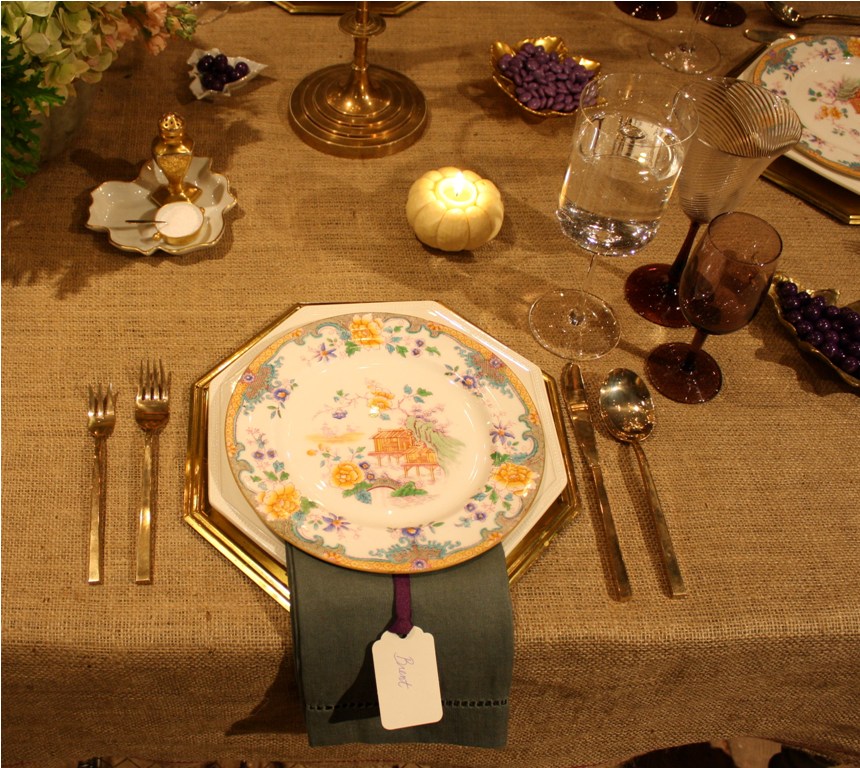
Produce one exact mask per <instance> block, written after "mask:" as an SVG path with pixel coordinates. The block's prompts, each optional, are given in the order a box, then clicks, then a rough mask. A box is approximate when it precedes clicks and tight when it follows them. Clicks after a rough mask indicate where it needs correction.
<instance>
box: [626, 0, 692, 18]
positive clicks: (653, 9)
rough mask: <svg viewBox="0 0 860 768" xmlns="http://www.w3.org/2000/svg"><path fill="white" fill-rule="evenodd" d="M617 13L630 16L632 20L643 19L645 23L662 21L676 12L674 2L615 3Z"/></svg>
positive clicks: (676, 7) (676, 6) (676, 5)
mask: <svg viewBox="0 0 860 768" xmlns="http://www.w3.org/2000/svg"><path fill="white" fill-rule="evenodd" d="M615 7H616V8H618V10H619V11H621V12H623V13H626V14H627V15H628V16H632V17H633V18H634V19H645V20H646V21H663V20H664V19H669V18H671V17H672V16H674V15H675V14H676V13H677V12H678V3H676V2H668V3H661V2H644V1H642V2H629V3H615Z"/></svg>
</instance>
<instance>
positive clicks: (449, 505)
mask: <svg viewBox="0 0 860 768" xmlns="http://www.w3.org/2000/svg"><path fill="white" fill-rule="evenodd" d="M224 424H225V445H226V453H227V461H228V463H229V465H230V468H231V470H232V473H233V475H234V477H235V479H236V483H237V485H238V486H239V488H240V489H241V491H242V493H243V495H244V497H245V499H246V500H247V501H248V503H249V504H250V505H251V506H252V507H253V508H254V509H255V510H256V513H257V515H259V517H260V519H261V520H262V521H263V522H264V523H265V525H266V526H267V527H268V528H269V529H271V530H272V531H273V532H274V533H275V534H277V536H278V537H280V538H281V539H283V540H285V541H288V542H290V543H292V544H294V545H295V546H297V547H299V548H300V549H303V550H304V551H306V552H308V553H310V554H312V555H314V556H316V557H320V558H322V559H327V560H329V561H331V562H334V563H336V564H338V565H342V566H346V567H350V568H355V569H357V570H364V571H376V572H386V573H412V572H420V571H424V570H433V569H439V568H445V567H448V566H451V565H455V564H457V563H460V562H463V561H465V560H467V559H469V558H471V557H474V556H476V555H478V554H480V553H481V552H483V551H485V550H486V549H489V548H490V547H492V546H494V545H496V544H498V543H499V542H501V541H502V540H503V539H504V538H505V537H506V536H507V535H508V534H509V533H511V532H512V531H514V529H515V528H516V527H517V526H518V525H519V524H520V523H521V522H522V521H523V520H524V519H526V517H527V516H528V511H529V508H530V506H531V505H532V502H533V501H534V499H535V497H536V496H537V495H538V490H539V487H540V484H541V481H542V474H543V472H544V463H545V458H546V457H545V452H546V446H545V437H544V433H543V429H542V426H541V420H540V416H539V412H538V409H537V408H536V407H535V403H534V402H533V401H532V398H531V395H530V393H529V391H528V388H527V387H526V386H524V384H523V382H522V381H521V380H520V378H519V377H518V376H517V374H516V372H515V371H514V370H513V368H512V367H511V366H509V365H508V364H507V362H506V360H505V359H504V358H502V357H500V356H499V355H497V354H495V353H494V352H493V351H492V350H490V349H488V348H487V347H486V346H484V345H483V344H481V343H480V342H479V341H478V340H476V339H475V338H474V336H473V335H472V334H470V333H467V332H464V330H463V329H461V328H457V327H454V326H452V325H447V324H445V323H443V322H439V321H437V320H433V319H430V320H428V319H426V318H421V317H416V316H413V315H409V314H407V313H393V312H384V311H380V312H365V313H350V314H338V315H332V316H327V317H322V318H318V319H315V320H313V321H310V322H308V323H307V324H305V325H303V326H294V327H292V328H291V329H285V331H284V333H283V334H282V335H281V336H280V337H279V338H277V339H276V340H274V341H273V343H271V344H269V345H268V346H267V347H266V348H265V349H264V350H262V351H261V352H260V353H259V354H258V355H257V356H256V358H255V359H254V360H253V362H252V363H251V364H250V365H249V366H247V369H246V370H245V372H244V374H242V375H241V377H240V379H239V381H238V382H237V383H236V385H235V387H234V389H233V391H232V394H231V396H230V399H229V403H228V406H227V409H226V418H225V420H224Z"/></svg>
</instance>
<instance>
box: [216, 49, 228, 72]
mask: <svg viewBox="0 0 860 768" xmlns="http://www.w3.org/2000/svg"><path fill="white" fill-rule="evenodd" d="M229 66H230V62H229V61H228V60H227V54H225V53H219V54H218V55H217V56H216V57H215V61H214V62H213V63H212V71H213V72H221V73H225V72H226V71H227V67H229Z"/></svg>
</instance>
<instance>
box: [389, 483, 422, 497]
mask: <svg viewBox="0 0 860 768" xmlns="http://www.w3.org/2000/svg"><path fill="white" fill-rule="evenodd" d="M426 494H427V491H425V490H424V489H423V488H419V487H418V486H417V485H415V483H414V482H412V480H410V481H409V482H408V483H404V484H403V485H401V486H400V487H399V488H398V489H397V490H396V491H392V493H391V495H392V496H425V495H426Z"/></svg>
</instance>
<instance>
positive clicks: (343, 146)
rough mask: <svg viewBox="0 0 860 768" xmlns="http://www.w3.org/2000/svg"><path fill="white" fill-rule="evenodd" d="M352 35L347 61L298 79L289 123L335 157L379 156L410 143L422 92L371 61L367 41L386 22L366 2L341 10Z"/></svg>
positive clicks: (421, 111)
mask: <svg viewBox="0 0 860 768" xmlns="http://www.w3.org/2000/svg"><path fill="white" fill-rule="evenodd" d="M339 27H340V29H341V31H343V32H345V33H346V34H348V35H350V36H351V37H352V38H353V41H354V43H353V59H352V63H350V64H335V65H333V66H330V67H325V68H324V69H321V70H318V71H317V72H313V73H312V74H310V75H308V76H307V77H306V78H305V79H304V80H302V81H301V82H300V83H299V84H298V85H297V86H296V88H295V90H294V91H293V92H292V94H291V95H290V109H289V117H290V124H291V125H292V126H293V129H294V130H295V131H296V133H297V134H298V135H299V137H300V138H301V139H302V140H303V141H304V142H306V143H307V144H309V145H310V146H312V147H314V148H315V149H318V150H320V151H322V152H326V153H328V154H332V155H338V156H340V157H382V156H384V155H390V154H393V153H394V152H399V151H400V150H402V149H405V148H406V147H408V146H411V145H412V144H414V143H415V142H416V141H417V140H418V139H419V138H420V137H421V134H422V133H423V131H424V128H425V125H426V122H427V104H426V101H425V99H424V95H423V94H422V93H421V91H420V90H419V89H418V87H417V86H416V85H415V83H413V82H412V81H411V80H410V79H409V78H408V77H405V76H404V75H402V74H400V73H399V72H394V71H393V70H390V69H386V68H385V67H379V66H376V65H373V64H370V63H369V61H368V43H369V41H370V38H371V37H374V36H375V35H378V34H381V33H382V32H384V31H385V20H384V19H383V18H382V17H381V16H378V15H376V14H372V13H370V10H369V4H368V3H367V2H359V3H357V4H356V8H355V10H354V11H350V12H349V13H346V14H344V15H343V16H342V17H341V19H340V23H339Z"/></svg>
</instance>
